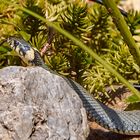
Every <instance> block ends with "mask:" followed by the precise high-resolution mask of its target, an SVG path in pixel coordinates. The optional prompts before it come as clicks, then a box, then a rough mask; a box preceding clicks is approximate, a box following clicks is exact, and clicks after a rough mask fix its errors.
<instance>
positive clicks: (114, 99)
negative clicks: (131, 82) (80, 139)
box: [88, 86, 140, 140]
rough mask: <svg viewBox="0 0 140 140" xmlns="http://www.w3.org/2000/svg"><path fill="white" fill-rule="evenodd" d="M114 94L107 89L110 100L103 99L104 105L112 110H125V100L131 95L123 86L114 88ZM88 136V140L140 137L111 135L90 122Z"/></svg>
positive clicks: (135, 138)
mask: <svg viewBox="0 0 140 140" xmlns="http://www.w3.org/2000/svg"><path fill="white" fill-rule="evenodd" d="M114 87H115V88H116V92H115V93H114V92H113V91H112V90H111V89H110V88H108V92H109V95H111V98H110V99H105V98H104V99H103V101H104V103H105V104H106V105H108V106H109V107H111V108H113V109H118V110H125V109H126V108H127V106H128V104H127V103H126V102H125V99H126V98H127V97H128V96H130V95H131V93H130V92H129V91H128V90H127V89H126V88H125V87H123V86H114ZM89 125H90V130H91V131H90V135H89V137H88V140H140V136H127V135H121V134H116V133H112V132H110V131H108V130H106V129H104V128H103V127H101V126H99V125H98V124H97V123H95V122H90V121H89Z"/></svg>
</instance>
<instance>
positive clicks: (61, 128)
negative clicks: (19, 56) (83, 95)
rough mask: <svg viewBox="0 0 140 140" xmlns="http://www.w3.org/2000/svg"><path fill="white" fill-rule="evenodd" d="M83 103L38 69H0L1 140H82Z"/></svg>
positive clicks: (86, 130) (84, 133)
mask: <svg viewBox="0 0 140 140" xmlns="http://www.w3.org/2000/svg"><path fill="white" fill-rule="evenodd" d="M88 133H89V128H88V123H87V117H86V112H85V109H84V108H83V105H82V102H81V100H80V98H79V97H78V95H77V94H76V92H75V91H74V90H73V89H72V88H71V87H70V86H69V85H68V84H67V83H66V81H65V80H64V79H63V78H62V77H60V76H58V75H55V74H52V73H50V72H48V71H46V70H45V69H43V68H40V67H27V68H24V67H16V66H11V67H6V68H3V69H0V140H85V139H86V137H87V136H88Z"/></svg>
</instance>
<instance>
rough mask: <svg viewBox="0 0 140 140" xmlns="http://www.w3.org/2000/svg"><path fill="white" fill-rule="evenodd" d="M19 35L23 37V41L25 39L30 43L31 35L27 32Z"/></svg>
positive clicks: (21, 32)
mask: <svg viewBox="0 0 140 140" xmlns="http://www.w3.org/2000/svg"><path fill="white" fill-rule="evenodd" d="M19 34H20V35H21V36H22V37H23V39H25V40H26V41H29V40H30V38H31V35H30V34H28V33H27V32H24V31H19Z"/></svg>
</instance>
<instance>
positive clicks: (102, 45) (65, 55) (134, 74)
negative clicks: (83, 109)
mask: <svg viewBox="0 0 140 140" xmlns="http://www.w3.org/2000/svg"><path fill="white" fill-rule="evenodd" d="M7 6H11V5H7ZM23 6H24V7H26V8H29V7H30V9H32V10H33V11H34V12H35V13H38V14H41V15H42V16H43V17H45V18H46V19H47V20H45V19H44V18H43V17H41V16H38V15H36V14H35V13H32V12H30V11H28V10H27V9H25V8H24V7H23ZM12 7H13V9H12V10H13V11H15V13H13V15H14V17H16V18H15V19H13V21H14V22H12V24H10V25H9V24H6V23H8V20H10V19H8V17H6V18H5V17H3V18H2V19H1V20H0V21H1V23H4V24H2V27H4V26H5V25H6V26H7V28H10V27H11V26H12V28H13V30H14V34H17V35H19V34H20V35H21V36H22V37H24V39H26V40H27V41H29V42H30V43H31V44H32V46H34V47H36V48H37V49H39V50H40V49H41V48H42V47H43V45H44V44H45V43H46V42H47V41H48V40H49V37H50V36H49V32H50V30H49V29H50V26H52V27H53V32H54V34H55V35H54V37H53V38H54V39H53V42H51V47H50V48H49V50H48V51H50V55H49V56H48V55H44V57H43V58H44V60H45V62H46V63H47V64H48V65H49V66H50V67H51V68H52V69H54V70H57V71H58V72H59V73H61V74H63V75H66V76H68V77H71V78H73V79H75V80H76V81H78V82H79V83H80V84H82V85H83V86H84V87H86V88H87V89H88V90H89V91H90V92H91V93H92V94H94V96H96V97H98V98H100V97H99V94H98V93H99V92H103V93H105V95H106V96H107V97H109V95H108V94H107V93H106V89H105V87H106V86H111V87H112V85H113V84H116V83H119V80H118V78H116V77H114V76H113V75H112V74H111V73H110V72H109V71H108V70H106V69H104V67H103V65H105V67H106V68H108V69H110V71H112V72H113V70H112V69H111V68H110V67H109V66H108V65H107V64H108V63H109V64H110V65H111V66H112V67H113V69H116V70H118V71H119V72H120V73H121V74H122V75H123V76H124V77H125V78H126V79H127V80H128V81H129V80H136V81H138V80H139V79H138V78H139V66H138V65H137V64H136V63H135V61H134V58H133V57H132V55H131V54H130V53H129V48H128V47H127V46H126V45H124V41H123V39H122V37H121V35H120V33H119V31H118V30H117V28H116V27H115V25H114V23H113V22H112V19H111V18H110V17H109V15H108V13H107V11H106V10H105V8H104V7H103V6H99V5H97V4H94V5H93V6H88V5H87V3H85V2H82V1H80V0H78V1H75V2H71V1H60V0H59V1H57V2H56V1H53V2H51V1H50V3H49V1H48V2H45V3H44V4H42V1H41V0H40V1H39V0H38V1H34V2H31V1H30V0H25V1H24V2H23V3H22V4H20V9H22V11H21V10H17V9H16V10H15V7H18V8H19V5H18V6H17V5H15V4H13V6H12ZM36 10H37V11H36ZM35 17H36V18H35ZM3 21H4V22H3ZM31 21H32V22H31ZM49 21H51V22H52V21H53V23H51V22H49ZM46 23H47V24H46ZM132 26H133V25H132ZM59 27H61V28H63V29H65V30H67V31H68V32H70V33H71V34H72V35H74V36H76V37H77V38H78V39H79V40H80V41H79V40H77V39H76V38H74V37H73V36H72V35H70V34H69V33H68V32H65V31H64V30H62V29H61V28H59ZM56 30H58V31H60V32H61V33H63V34H64V35H65V36H63V35H62V34H60V33H58V32H57V31H56ZM134 30H135V28H134ZM134 30H133V31H134ZM10 35H13V32H11V33H6V32H2V33H1V36H3V37H4V36H6V37H7V36H10ZM67 37H68V38H69V39H68V38H67ZM2 39H3V38H2ZM70 39H71V40H72V41H71V40H70ZM73 41H74V43H73ZM81 41H82V42H84V44H86V45H87V46H88V47H89V48H91V49H92V50H94V51H95V52H96V53H97V54H98V55H100V57H98V55H96V54H95V53H93V52H92V51H91V49H89V48H86V46H85V45H83V43H81ZM78 46H81V48H79V47H78ZM82 48H84V49H85V50H86V51H88V53H87V52H86V51H85V50H83V49H82ZM89 53H90V55H89ZM0 54H1V55H0V62H1V63H0V64H1V67H4V66H7V65H25V64H24V63H23V62H21V61H20V59H19V58H18V57H17V56H16V59H15V58H14V56H15V55H16V54H14V53H13V52H10V49H9V48H8V45H7V44H3V45H1V47H0ZM91 56H92V57H91ZM124 56H126V57H124ZM93 57H94V58H95V59H96V60H95V59H94V58H93ZM100 58H102V59H104V60H106V61H107V64H106V62H104V61H102V59H100ZM128 58H129V59H128ZM13 60H14V61H13ZM97 60H98V61H100V62H101V63H102V65H101V64H100V63H99V62H97ZM114 73H115V72H114ZM116 75H117V74H116ZM118 77H119V76H118ZM119 78H120V79H121V77H119ZM123 82H124V83H125V80H124V81H123ZM127 85H128V84H127ZM131 89H132V90H133V88H131ZM136 93H137V95H138V94H139V93H138V92H137V91H136Z"/></svg>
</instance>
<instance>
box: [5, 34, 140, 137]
mask: <svg viewBox="0 0 140 140" xmlns="http://www.w3.org/2000/svg"><path fill="white" fill-rule="evenodd" d="M7 42H8V43H9V44H10V46H11V48H12V49H13V50H14V51H16V52H17V53H18V55H19V56H20V57H21V58H22V60H23V61H24V62H25V63H27V64H28V65H31V66H40V67H42V68H44V69H46V70H48V71H50V72H52V73H54V74H57V73H56V72H54V71H53V70H51V69H49V67H47V66H46V65H45V63H44V62H43V60H42V58H41V56H40V54H39V52H38V51H37V50H36V49H34V48H33V47H31V45H30V44H29V43H27V42H26V41H24V40H23V39H19V38H15V37H10V38H8V39H7ZM57 75H58V74H57ZM63 78H64V79H65V81H66V82H67V83H68V84H69V86H71V87H72V88H73V89H74V90H75V92H76V93H77V94H78V95H79V97H80V98H81V100H82V102H83V106H84V107H85V109H86V111H87V113H88V114H89V116H90V117H91V118H92V120H94V121H95V122H97V123H98V124H99V125H101V126H103V127H104V128H107V129H109V130H110V131H113V132H116V133H120V134H126V135H140V111H136V110H134V111H118V110H113V109H111V108H109V107H107V106H106V105H104V104H103V103H101V102H99V101H97V100H96V99H95V98H93V97H92V96H91V95H90V94H89V93H88V92H87V91H86V90H85V89H84V88H83V87H82V86H81V85H79V84H78V83H77V82H75V81H73V80H71V79H69V78H66V77H63Z"/></svg>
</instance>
